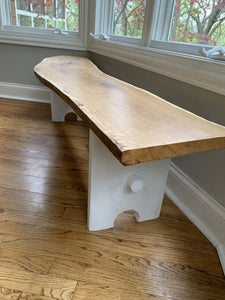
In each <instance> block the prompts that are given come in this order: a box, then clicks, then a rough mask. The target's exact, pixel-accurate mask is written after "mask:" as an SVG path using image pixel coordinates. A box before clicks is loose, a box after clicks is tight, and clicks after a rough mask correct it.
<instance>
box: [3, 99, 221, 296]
mask: <svg viewBox="0 0 225 300" xmlns="http://www.w3.org/2000/svg"><path fill="white" fill-rule="evenodd" d="M39 128H41V130H39ZM7 166H8V168H7ZM87 180H88V127H87V126H86V124H85V123H84V122H72V123H71V122H66V123H52V122H51V120H50V105H48V104H41V103H29V102H27V101H13V100H7V99H5V100H4V99H1V100H0V299H1V300H9V299H10V300H12V299H13V300H50V299H53V300H67V299H69V300H81V299H84V300H89V299H91V300H131V299H132V300H136V299H137V300H146V299H160V300H161V299H162V300H164V299H171V300H174V299H175V300H181V299H195V300H203V299H204V300H208V299H209V300H214V299H216V300H224V295H225V279H224V275H223V272H222V268H221V266H220V263H219V259H218V256H217V252H216V249H215V248H214V247H213V246H212V245H211V244H210V243H209V241H208V240H207V239H206V238H205V237H204V236H203V235H202V234H201V233H200V232H199V230H198V229H197V228H196V227H195V226H194V225H193V224H192V223H191V222H190V221H189V220H188V219H187V218H186V217H185V216H184V215H183V214H182V213H181V212H180V211H179V209H178V208H176V207H175V206H174V205H173V203H172V202H171V201H170V200H169V199H168V198H166V197H165V198H164V201H163V206H162V210H161V214H160V217H159V218H158V219H155V220H152V221H147V222H143V223H136V221H135V217H134V213H133V212H132V211H128V212H124V213H122V214H121V215H119V216H118V217H117V219H116V220H115V226H114V229H108V230H102V231H100V232H89V231H88V229H87V221H86V211H87V190H82V191H81V190H80V186H82V187H84V186H85V184H86V182H87ZM41 186H42V187H41Z"/></svg>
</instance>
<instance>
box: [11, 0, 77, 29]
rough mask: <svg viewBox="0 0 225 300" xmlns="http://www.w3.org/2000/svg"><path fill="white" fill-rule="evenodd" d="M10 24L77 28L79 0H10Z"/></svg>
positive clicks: (32, 26)
mask: <svg viewBox="0 0 225 300" xmlns="http://www.w3.org/2000/svg"><path fill="white" fill-rule="evenodd" d="M10 15H11V25H15V26H26V27H31V28H34V27H36V28H51V27H57V28H59V29H62V30H68V31H75V32H78V30H79V0H10Z"/></svg>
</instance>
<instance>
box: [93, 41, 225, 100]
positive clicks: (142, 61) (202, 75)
mask: <svg viewBox="0 0 225 300" xmlns="http://www.w3.org/2000/svg"><path fill="white" fill-rule="evenodd" d="M88 50H89V51H91V52H94V53H98V54H101V55H103V56H107V57H110V58H113V59H116V60H119V61H122V62H125V63H128V64H131V65H134V66H137V67H139V68H142V69H145V70H149V71H152V72H154V73H158V74H161V75H164V76H167V77H170V78H174V79H176V80H179V81H182V82H185V83H188V84H191V85H194V86H197V87H200V88H203V89H206V90H209V91H212V92H215V93H218V94H222V95H225V86H224V80H225V72H224V67H225V63H224V62H222V61H218V60H213V59H209V58H204V57H200V56H195V55H190V54H185V53H178V52H172V51H167V50H162V49H156V48H148V47H141V46H136V45H131V44H125V43H119V42H113V41H104V40H103V41H99V40H92V41H91V42H90V44H89V48H88Z"/></svg>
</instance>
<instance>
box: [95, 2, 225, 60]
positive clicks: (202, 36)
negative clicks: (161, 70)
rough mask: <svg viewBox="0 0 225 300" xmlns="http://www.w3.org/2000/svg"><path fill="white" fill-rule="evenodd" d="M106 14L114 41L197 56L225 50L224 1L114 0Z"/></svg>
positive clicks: (109, 31)
mask: <svg viewBox="0 0 225 300" xmlns="http://www.w3.org/2000/svg"><path fill="white" fill-rule="evenodd" d="M99 2H101V3H102V2H106V3H107V2H108V1H107V0H101V1H100V0H99ZM109 2H110V1H109ZM97 8H98V9H101V7H99V6H97ZM96 12H97V11H96ZM104 13H105V14H106V15H107V17H106V22H108V23H109V24H108V25H107V26H105V25H104V26H103V27H102V28H100V29H103V31H102V32H104V33H105V34H107V35H109V37H110V39H111V40H112V41H119V42H123V43H129V44H132V43H135V44H139V45H142V46H146V47H151V48H158V49H164V50H170V51H175V52H182V53H189V54H194V55H200V53H199V50H200V49H201V48H202V47H206V50H209V49H211V48H212V47H213V46H216V45H217V46H218V45H220V46H225V1H224V0H114V1H111V4H108V9H107V10H105V11H104ZM101 14H103V13H101Z"/></svg>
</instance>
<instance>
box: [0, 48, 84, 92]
mask: <svg viewBox="0 0 225 300" xmlns="http://www.w3.org/2000/svg"><path fill="white" fill-rule="evenodd" d="M55 55H76V56H88V52H86V51H73V50H63V49H53V48H44V47H32V46H20V45H13V44H0V81H4V82H13V83H22V84H28V85H40V86H41V85H42V84H41V83H40V82H39V81H38V80H37V79H36V77H35V76H34V72H33V68H34V66H35V65H36V64H38V63H39V62H40V61H41V60H42V59H43V58H45V57H48V56H55Z"/></svg>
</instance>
